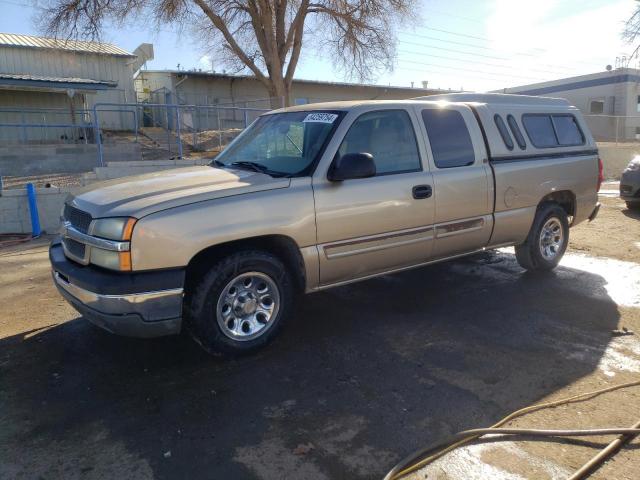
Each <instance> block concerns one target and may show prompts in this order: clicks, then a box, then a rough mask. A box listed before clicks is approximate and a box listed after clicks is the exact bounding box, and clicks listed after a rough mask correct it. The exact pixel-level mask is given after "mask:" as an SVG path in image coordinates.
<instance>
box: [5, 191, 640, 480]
mask: <svg viewBox="0 0 640 480" xmlns="http://www.w3.org/2000/svg"><path fill="white" fill-rule="evenodd" d="M602 201H603V203H604V205H603V208H602V210H601V212H600V216H599V217H598V219H597V220H596V221H595V222H593V223H591V224H584V225H580V226H578V227H576V228H575V229H573V230H572V232H571V244H570V252H569V253H568V254H567V255H566V256H565V258H564V259H563V262H562V266H561V267H560V268H558V269H557V270H556V271H555V272H553V273H550V274H548V275H543V276H537V275H530V274H526V273H524V272H523V271H522V269H520V268H519V267H518V265H517V264H516V263H515V260H514V258H513V254H512V252H511V251H510V250H509V249H506V250H504V251H500V252H495V253H486V254H482V255H477V256H474V257H469V258H467V259H463V260H460V261H456V262H450V263H445V264H439V265H434V266H431V267H427V268H423V269H419V270H414V271H410V272H406V273H404V274H400V275H395V276H387V277H382V278H378V279H375V280H371V281H367V282H363V283H360V284H355V285H352V286H348V287H342V288H339V289H334V290H332V291H327V292H324V293H318V294H314V295H311V296H308V297H306V298H305V299H304V300H303V301H302V302H301V303H300V306H299V307H298V310H297V314H296V318H295V321H293V322H291V324H290V325H288V328H287V329H286V330H285V331H284V332H283V334H282V335H281V336H280V337H279V339H277V341H275V342H274V343H273V344H272V345H271V346H270V347H269V348H267V349H265V350H263V351H262V352H260V353H258V354H256V355H253V356H250V357H245V358H241V359H237V360H219V359H213V358H209V357H207V356H206V355H205V354H203V353H202V352H201V351H200V350H199V349H198V348H197V347H196V346H195V345H194V344H193V343H192V342H191V341H190V340H189V339H188V338H185V337H175V338H164V339H156V340H148V341H143V340H135V339H128V338H121V337H116V336H113V335H110V334H108V333H105V332H103V331H101V330H99V329H97V328H95V327H92V326H91V325H90V324H89V323H88V322H86V321H85V320H84V319H82V318H79V315H78V314H76V313H75V311H74V310H73V309H72V308H71V307H69V306H68V305H67V304H66V303H65V302H64V301H63V300H62V299H61V297H60V296H59V295H58V294H57V292H56V291H55V290H54V288H53V286H52V284H51V281H50V278H49V270H48V261H47V255H46V241H42V240H41V241H36V242H32V243H29V244H26V245H22V246H19V247H10V248H4V249H2V250H0V277H1V279H0V286H1V288H0V304H1V305H2V309H1V313H0V478H3V479H4V478H28V479H31V478H42V479H49V478H56V479H57V478H65V479H67V478H71V479H75V478H78V479H85V478H86V479H107V478H140V479H147V478H160V479H162V478H212V479H224V480H226V479H232V478H233V479H235V478H242V479H244V478H256V479H266V480H271V479H280V478H287V479H288V478H292V479H328V478H331V479H342V478H344V479H360V478H362V479H364V478H380V477H382V475H383V474H384V473H385V472H386V470H387V469H388V468H390V467H391V466H392V465H393V464H394V463H395V461H397V460H399V459H400V458H401V457H402V456H404V455H406V454H407V453H409V452H411V451H412V450H414V449H416V448H418V447H419V446H422V445H425V444H430V443H432V442H438V441H441V440H443V439H445V438H447V437H448V436H449V435H451V434H452V433H455V432H456V431H459V430H463V429H467V428H475V427H482V426H488V425H490V424H492V423H494V422H495V421H497V420H498V419H500V418H502V417H504V416H505V415H506V414H508V413H510V412H512V411H514V410H516V409H518V408H521V407H524V406H527V405H530V404H533V403H537V402H540V401H544V400H550V399H556V398H561V397H565V396H569V395H573V394H577V393H580V392H584V391H589V390H594V389H597V388H603V387H605V386H608V385H613V384H617V383H622V382H625V381H631V380H636V379H638V378H639V377H640V335H639V334H640V244H639V243H638V242H640V215H637V214H632V213H630V212H629V211H627V210H626V209H624V206H623V204H622V203H621V202H620V201H619V200H617V199H615V198H603V199H602ZM622 326H626V327H628V328H629V329H631V330H634V331H635V332H636V334H635V335H631V336H620V337H618V336H613V335H612V333H611V332H612V330H614V329H617V328H621V327H622ZM639 412H640V388H634V389H628V390H622V391H617V392H614V393H611V394H607V395H603V396H601V397H598V398H596V399H594V400H590V401H588V402H580V403H574V404H571V405H568V406H565V407H559V408H556V409H553V410H547V411H543V412H538V413H535V414H532V415H529V416H526V417H523V418H522V419H519V420H517V421H515V422H513V423H512V424H511V425H510V426H522V427H525V426H526V427H538V428H540V427H548V428H565V427H576V428H580V427H582V428H587V427H604V426H619V427H628V426H630V425H632V424H633V423H635V422H636V421H638V420H639ZM494 440H495V439H487V440H484V441H482V442H478V443H476V444H475V445H473V446H471V447H468V448H463V449H460V450H458V451H456V452H454V453H452V454H450V455H449V456H447V457H445V458H444V459H442V460H439V461H438V462H436V463H435V464H434V465H432V466H431V467H428V468H427V469H425V470H423V471H421V472H419V473H418V474H416V475H414V477H413V478H420V479H423V478H425V477H426V478H429V479H433V478H438V479H453V478H465V479H469V478H477V479H481V478H482V479H484V478H498V479H518V478H566V477H567V476H568V474H570V473H571V472H572V471H574V470H575V469H576V468H578V467H579V466H581V465H582V464H583V463H584V462H585V461H586V460H588V459H589V458H590V457H591V456H592V455H594V454H595V453H596V452H597V450H598V449H599V448H601V447H602V446H603V445H605V444H606V443H607V441H608V440H609V439H608V438H607V439H604V438H590V439H577V440H571V441H567V440H564V441H554V442H542V441H533V440H532V439H531V438H519V439H517V441H510V442H495V441H494ZM639 471H640V442H638V441H636V442H635V443H634V444H633V445H632V446H630V447H628V448H626V449H625V450H624V451H622V452H621V453H619V454H618V455H617V456H616V457H615V459H614V460H612V461H610V462H608V463H607V464H606V465H605V466H604V467H603V468H601V469H600V470H599V471H597V472H596V474H595V475H593V478H598V479H637V478H638V472H639Z"/></svg>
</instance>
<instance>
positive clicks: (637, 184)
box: [620, 156, 640, 209]
mask: <svg viewBox="0 0 640 480" xmlns="http://www.w3.org/2000/svg"><path fill="white" fill-rule="evenodd" d="M620 198H622V200H624V201H625V202H626V203H627V208H629V209H640V156H636V157H634V158H633V160H631V161H630V162H629V165H627V168H625V169H624V172H622V178H621V179H620Z"/></svg>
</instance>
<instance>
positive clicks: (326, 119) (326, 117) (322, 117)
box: [303, 113, 338, 123]
mask: <svg viewBox="0 0 640 480" xmlns="http://www.w3.org/2000/svg"><path fill="white" fill-rule="evenodd" d="M336 118H338V115H337V114H335V113H310V114H309V115H307V116H306V117H305V119H304V120H303V122H320V123H333V122H334V121H335V119H336Z"/></svg>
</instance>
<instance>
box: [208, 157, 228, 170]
mask: <svg viewBox="0 0 640 480" xmlns="http://www.w3.org/2000/svg"><path fill="white" fill-rule="evenodd" d="M212 164H213V165H214V166H216V167H220V168H224V167H226V166H227V164H226V163H224V162H221V161H220V160H216V159H215V158H214V159H213V162H211V163H210V164H209V165H212Z"/></svg>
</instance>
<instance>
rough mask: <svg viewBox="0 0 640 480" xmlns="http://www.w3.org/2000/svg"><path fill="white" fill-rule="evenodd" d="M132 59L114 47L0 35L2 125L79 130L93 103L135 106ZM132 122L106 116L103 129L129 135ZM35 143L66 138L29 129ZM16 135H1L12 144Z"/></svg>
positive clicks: (50, 130) (0, 139) (114, 115)
mask: <svg viewBox="0 0 640 480" xmlns="http://www.w3.org/2000/svg"><path fill="white" fill-rule="evenodd" d="M139 66H140V60H139V59H138V58H137V56H136V55H134V54H132V53H129V52H127V51H125V50H123V49H121V48H119V47H117V46H115V45H111V44H108V43H99V42H85V41H77V40H64V39H55V38H46V37H38V36H31V35H17V34H12V33H0V123H4V124H7V123H36V122H42V123H49V124H51V123H55V124H74V125H75V124H82V123H83V122H84V121H85V120H86V115H87V111H88V110H90V109H91V108H92V107H93V105H94V104H95V103H98V102H109V103H124V102H135V98H136V97H135V90H134V86H133V73H134V72H135V70H136V69H137V68H139ZM129 117H130V116H127V115H124V114H122V113H105V114H104V115H103V116H102V117H101V119H100V120H101V123H102V125H103V126H104V127H105V128H112V129H129V128H131V127H132V125H130V123H132V119H131V118H129ZM20 130H22V132H21V135H23V136H27V137H28V140H30V141H33V142H43V141H54V140H59V139H60V138H61V136H64V135H68V133H66V132H65V131H61V130H60V129H55V128H40V129H37V128H28V129H24V128H23V129H20ZM17 134H18V132H17V129H13V130H12V129H11V127H4V128H1V129H0V142H10V141H11V140H12V139H14V138H15V137H16V135H17Z"/></svg>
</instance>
